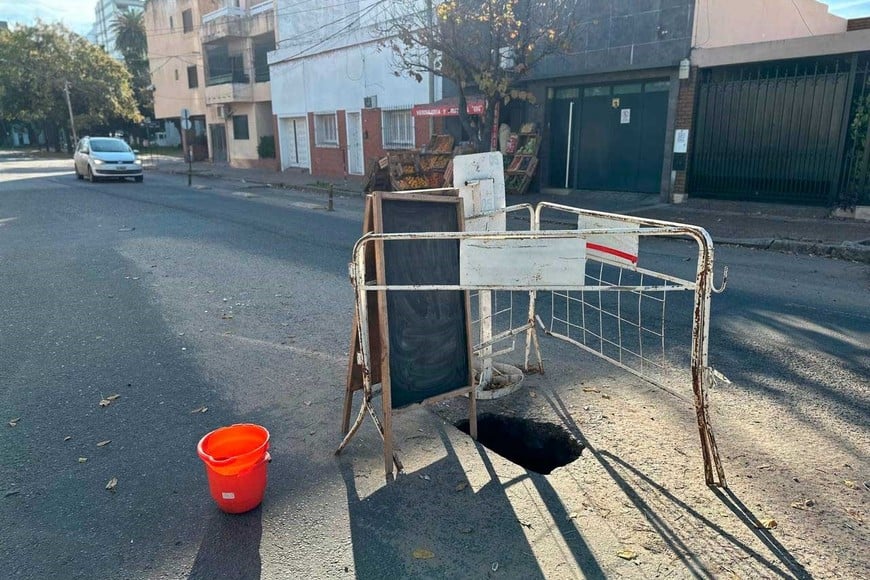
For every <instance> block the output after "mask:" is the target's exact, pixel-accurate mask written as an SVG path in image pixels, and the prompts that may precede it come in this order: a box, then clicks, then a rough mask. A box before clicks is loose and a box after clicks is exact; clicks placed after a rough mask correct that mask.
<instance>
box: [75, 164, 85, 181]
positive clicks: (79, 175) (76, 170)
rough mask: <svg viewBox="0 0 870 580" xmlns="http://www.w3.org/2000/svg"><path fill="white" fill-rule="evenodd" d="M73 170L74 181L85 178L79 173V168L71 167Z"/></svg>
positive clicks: (76, 166)
mask: <svg viewBox="0 0 870 580" xmlns="http://www.w3.org/2000/svg"><path fill="white" fill-rule="evenodd" d="M73 170H75V172H76V179H84V178H85V176H84V175H82V174H81V173H79V166H78V165H73Z"/></svg>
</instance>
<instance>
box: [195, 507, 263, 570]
mask: <svg viewBox="0 0 870 580" xmlns="http://www.w3.org/2000/svg"><path fill="white" fill-rule="evenodd" d="M262 535H263V508H262V506H257V507H256V508H254V509H253V510H251V511H249V512H247V513H244V514H232V515H231V514H225V513H223V512H221V511H218V509H217V507H215V508H214V513H213V514H212V516H211V518H210V519H209V520H208V524H207V525H206V529H205V533H204V534H203V540H202V543H201V544H200V546H199V551H198V552H197V554H196V560H194V562H193V568H192V569H191V570H190V575H189V576H188V578H190V579H191V580H193V579H200V578H201V579H211V578H224V579H226V580H231V579H234V578H238V579H239V580H255V579H257V578H259V577H260V569H261V562H260V539H261V537H262Z"/></svg>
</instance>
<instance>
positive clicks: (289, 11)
mask: <svg viewBox="0 0 870 580" xmlns="http://www.w3.org/2000/svg"><path fill="white" fill-rule="evenodd" d="M304 1H305V2H306V3H308V2H318V1H320V0H304ZM360 1H361V0H348V1H347V2H341V3H339V4H333V5H330V6H316V7H314V8H306V9H304V10H293V8H295V7H290V8H273V9H272V11H273V12H274V13H275V16H296V15H299V14H307V13H309V12H317V11H327V10H333V9H335V8H341V7H343V6H348V5H350V4H359V3H360ZM267 12H268V11H267ZM359 12H360V10H357V12H356V13H357V14H358V13H359ZM201 19H202V15H200V20H201ZM205 26H206V24H196V25H194V26H192V27H191V28H190V30H186V31H185V30H181V31H180V30H179V29H178V28H177V27H172V28H168V27H160V28H153V29H150V34H149V36H153V37H158V36H171V35H175V34H178V33H179V32H182V34H187V33H190V32H196V31H199V30H201V29H202V28H204V27H205ZM146 29H147V26H146Z"/></svg>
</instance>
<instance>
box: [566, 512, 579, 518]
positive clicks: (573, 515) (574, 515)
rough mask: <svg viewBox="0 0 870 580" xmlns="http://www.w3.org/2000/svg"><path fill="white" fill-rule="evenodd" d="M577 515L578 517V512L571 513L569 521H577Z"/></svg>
mask: <svg viewBox="0 0 870 580" xmlns="http://www.w3.org/2000/svg"><path fill="white" fill-rule="evenodd" d="M577 515H578V514H577V512H571V513H570V514H568V519H569V520H575V519H577Z"/></svg>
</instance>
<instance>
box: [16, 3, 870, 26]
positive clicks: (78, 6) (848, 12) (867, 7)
mask: <svg viewBox="0 0 870 580" xmlns="http://www.w3.org/2000/svg"><path fill="white" fill-rule="evenodd" d="M824 4H828V6H829V10H830V11H831V12H832V13H833V14H836V15H837V16H842V17H844V18H857V17H861V16H870V0H828V1H827V2H824ZM95 5H96V0H0V20H6V21H7V22H9V23H10V24H11V23H18V24H33V23H34V22H36V19H37V18H42V19H43V20H45V21H48V22H55V21H58V20H60V21H61V22H62V23H63V24H64V25H66V26H67V28H71V29H72V30H74V31H75V32H78V33H79V34H87V32H88V31H89V30H90V29H91V26H92V25H93V23H94V6H95Z"/></svg>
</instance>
